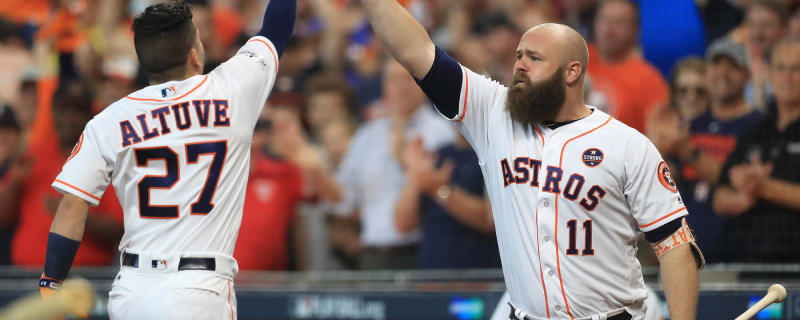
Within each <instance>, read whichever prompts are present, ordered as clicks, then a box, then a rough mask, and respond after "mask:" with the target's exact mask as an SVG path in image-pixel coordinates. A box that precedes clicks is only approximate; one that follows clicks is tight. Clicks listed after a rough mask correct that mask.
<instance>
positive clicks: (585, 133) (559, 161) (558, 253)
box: [554, 116, 613, 319]
mask: <svg viewBox="0 0 800 320" xmlns="http://www.w3.org/2000/svg"><path fill="white" fill-rule="evenodd" d="M611 119H613V117H611V116H609V117H608V119H607V120H606V121H605V122H603V123H602V124H600V125H599V126H597V127H595V128H593V129H591V130H589V131H586V132H584V133H581V134H579V135H577V136H575V137H573V138H570V139H569V140H567V141H566V142H564V144H563V145H562V146H561V155H560V158H559V160H558V167H559V168H561V165H562V163H563V161H564V150H566V148H567V144H569V143H570V142H572V141H574V140H575V139H578V138H580V137H583V136H585V135H587V134H590V133H592V132H594V131H595V130H597V129H600V128H602V127H603V126H605V125H606V124H608V123H609V122H611ZM558 198H559V197H556V199H555V213H556V217H555V232H554V233H555V247H556V268H557V269H558V282H559V283H560V285H561V296H562V297H563V298H564V309H566V311H567V315H569V317H570V319H575V317H574V316H573V315H572V311H570V309H569V302H568V301H567V293H566V291H564V278H563V277H562V276H561V258H560V257H561V255H560V251H559V249H558Z"/></svg>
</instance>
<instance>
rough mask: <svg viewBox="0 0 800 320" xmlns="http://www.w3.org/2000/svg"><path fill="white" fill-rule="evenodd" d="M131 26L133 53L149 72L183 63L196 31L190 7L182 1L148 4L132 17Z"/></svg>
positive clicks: (150, 73) (151, 73) (164, 69)
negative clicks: (134, 49) (134, 50)
mask: <svg viewBox="0 0 800 320" xmlns="http://www.w3.org/2000/svg"><path fill="white" fill-rule="evenodd" d="M132 29H133V43H134V47H136V55H137V56H138V57H139V63H140V64H141V65H142V68H143V69H144V71H145V72H147V74H149V75H153V74H160V73H164V72H168V71H171V70H175V69H176V68H181V67H183V66H184V65H185V64H186V59H187V55H188V54H189V50H191V49H192V47H193V46H194V41H195V35H196V33H197V28H195V26H194V23H192V8H191V6H189V5H188V4H186V3H185V2H183V1H174V2H167V3H159V4H154V5H151V6H149V7H147V9H145V10H144V12H142V13H141V14H139V15H138V16H136V18H135V19H134V20H133V27H132Z"/></svg>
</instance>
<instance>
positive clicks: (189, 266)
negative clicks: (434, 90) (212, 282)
mask: <svg viewBox="0 0 800 320" xmlns="http://www.w3.org/2000/svg"><path fill="white" fill-rule="evenodd" d="M158 261H159V260H153V261H152V262H151V263H152V264H153V269H156V268H157V267H158ZM122 265H123V266H126V267H134V268H138V267H139V255H138V254H135V253H127V252H123V253H122ZM216 269H217V261H216V260H214V258H188V257H181V259H180V261H179V262H178V271H184V270H207V271H214V270H216Z"/></svg>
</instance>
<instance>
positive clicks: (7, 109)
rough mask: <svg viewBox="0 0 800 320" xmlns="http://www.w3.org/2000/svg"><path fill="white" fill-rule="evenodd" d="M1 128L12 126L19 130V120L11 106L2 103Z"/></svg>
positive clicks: (0, 112)
mask: <svg viewBox="0 0 800 320" xmlns="http://www.w3.org/2000/svg"><path fill="white" fill-rule="evenodd" d="M0 128H11V129H14V130H17V131H19V130H20V126H19V121H18V120H17V115H16V114H15V113H14V109H11V106H8V105H4V104H3V105H0Z"/></svg>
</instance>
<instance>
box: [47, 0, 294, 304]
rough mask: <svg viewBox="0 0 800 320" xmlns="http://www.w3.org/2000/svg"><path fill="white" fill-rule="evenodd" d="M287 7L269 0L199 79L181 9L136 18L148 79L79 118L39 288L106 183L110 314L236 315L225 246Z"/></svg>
mask: <svg viewBox="0 0 800 320" xmlns="http://www.w3.org/2000/svg"><path fill="white" fill-rule="evenodd" d="M296 7H297V5H296V3H295V0H271V1H270V2H269V5H268V6H267V10H266V13H265V14H264V22H263V26H262V29H261V31H259V33H258V34H257V35H256V36H254V37H252V38H250V40H249V41H247V43H246V44H245V45H244V46H242V48H241V49H239V51H238V53H236V55H234V56H233V57H232V58H230V59H229V60H228V61H226V62H225V63H223V64H221V65H220V66H219V67H217V68H216V69H214V70H213V71H211V72H210V73H208V74H206V75H203V74H202V73H203V63H204V51H203V45H202V43H201V42H200V35H199V33H198V30H197V28H196V27H195V25H194V24H193V23H192V12H191V7H189V6H188V5H187V4H185V3H183V2H169V3H162V4H155V5H152V6H150V7H148V8H147V9H146V10H145V11H144V12H143V13H141V14H140V15H139V16H137V17H136V19H135V20H134V21H133V33H134V46H135V47H136V53H137V56H138V58H139V63H140V64H141V66H142V68H143V69H144V70H145V71H146V73H147V75H148V78H149V81H150V86H148V87H146V88H144V89H141V90H139V91H136V92H134V93H131V94H130V95H128V96H127V97H125V98H122V99H120V100H119V101H117V102H115V103H113V104H112V105H111V106H109V107H108V108H106V109H105V110H104V111H103V112H101V113H100V114H98V115H97V116H96V117H94V119H92V120H91V121H89V123H88V124H87V125H86V128H85V129H84V131H83V135H82V136H81V137H80V139H79V141H78V143H77V145H76V146H75V149H74V150H73V152H72V156H71V157H70V158H69V159H68V160H67V162H66V163H65V164H64V167H63V169H62V171H61V173H60V174H59V175H58V177H57V178H56V179H55V182H53V187H55V188H56V189H58V190H59V191H61V192H63V193H64V197H63V199H62V200H61V203H60V204H59V206H58V210H57V212H56V215H55V218H54V220H53V224H52V226H51V228H50V235H49V238H48V242H47V259H46V263H45V267H44V274H43V275H42V278H41V280H40V281H39V287H40V292H41V293H42V295H43V296H47V295H48V294H52V291H53V290H54V289H57V288H58V287H59V283H60V281H61V280H63V279H64V278H66V276H67V274H68V272H69V269H70V267H71V265H72V260H73V258H74V257H75V253H76V252H77V250H78V246H79V245H80V240H81V238H82V237H83V229H84V225H85V221H86V212H87V208H88V206H89V205H97V203H98V201H99V200H100V198H101V196H102V195H103V192H104V191H105V190H106V187H107V186H108V184H109V183H112V184H113V185H114V190H116V192H117V198H119V199H120V202H121V203H122V205H123V209H124V212H125V234H124V236H123V237H122V241H121V242H120V250H121V251H122V254H121V261H120V262H121V269H120V271H119V273H118V275H117V277H116V279H115V281H114V283H113V285H112V287H111V292H110V293H109V301H108V313H109V315H110V317H111V319H234V318H236V296H235V294H234V291H233V286H232V284H231V281H232V280H233V278H234V276H235V275H236V273H237V271H238V267H237V264H236V261H235V260H234V259H233V257H232V254H233V247H234V244H235V243H236V235H237V233H238V230H239V225H240V223H241V218H242V206H243V203H244V195H245V187H246V185H247V177H248V171H249V167H250V144H251V140H252V135H253V128H254V127H255V125H256V120H257V119H258V115H259V113H260V112H261V108H262V106H263V105H264V102H265V101H266V99H267V96H268V95H269V92H270V90H271V89H272V86H273V84H274V82H275V76H276V74H277V71H278V58H279V57H280V55H281V53H282V52H283V50H284V49H285V48H286V46H287V44H288V40H289V37H290V36H291V33H292V30H293V29H294V22H295V16H296V11H297V9H296ZM45 298H46V297H45Z"/></svg>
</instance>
